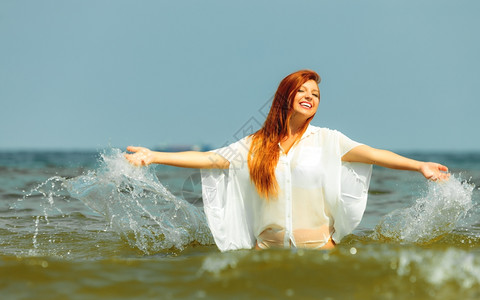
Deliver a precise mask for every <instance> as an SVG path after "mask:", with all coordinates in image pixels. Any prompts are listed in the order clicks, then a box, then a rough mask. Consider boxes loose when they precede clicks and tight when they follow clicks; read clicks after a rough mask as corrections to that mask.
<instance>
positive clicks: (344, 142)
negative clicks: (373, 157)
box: [338, 132, 363, 156]
mask: <svg viewBox="0 0 480 300" xmlns="http://www.w3.org/2000/svg"><path fill="white" fill-rule="evenodd" d="M338 135H339V137H338V141H339V144H340V156H344V155H345V154H346V153H348V152H349V151H350V150H352V149H353V148H355V147H357V146H360V145H363V144H362V143H359V142H356V141H354V140H352V139H350V138H349V137H347V136H346V135H344V134H343V133H341V132H338Z"/></svg>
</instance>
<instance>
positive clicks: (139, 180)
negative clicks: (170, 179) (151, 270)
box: [64, 149, 213, 254]
mask: <svg viewBox="0 0 480 300" xmlns="http://www.w3.org/2000/svg"><path fill="white" fill-rule="evenodd" d="M64 185H65V186H66V188H67V190H68V191H69V193H70V194H71V196H72V197H74V198H77V199H79V200H81V201H82V202H83V203H85V204H86V205H87V206H88V207H90V208H91V209H93V210H95V211H97V212H99V213H100V214H102V215H103V216H104V217H105V218H106V219H107V221H108V222H109V224H110V225H111V227H112V228H113V229H114V230H115V231H117V232H118V233H119V234H120V235H121V236H122V237H123V238H124V239H125V240H126V241H127V242H128V243H129V244H130V246H132V247H136V248H138V249H140V250H141V251H143V252H144V253H146V254H150V253H154V252H158V251H162V250H165V249H170V248H177V249H180V250H182V249H183V248H184V247H185V246H186V245H188V244H190V243H192V242H197V243H200V244H204V245H206V244H212V243H213V237H212V235H211V232H210V229H209V228H208V225H207V222H206V218H205V214H204V213H203V210H202V209H201V208H199V207H196V206H194V205H192V204H190V203H189V202H187V201H185V200H183V199H179V198H177V197H175V196H174V195H173V194H172V193H170V192H169V191H168V190H167V189H166V188H165V187H164V186H163V185H162V184H161V182H160V181H159V180H158V178H157V176H156V175H155V173H154V171H153V168H151V167H144V168H138V167H134V166H132V165H131V164H129V163H128V162H127V160H126V159H125V158H124V157H123V153H122V152H121V151H120V150H118V149H111V150H108V152H106V153H103V154H102V155H101V158H100V165H99V167H98V168H97V169H96V170H94V171H90V172H88V173H87V174H85V175H83V176H79V177H75V178H72V179H69V180H66V182H65V183H64Z"/></svg>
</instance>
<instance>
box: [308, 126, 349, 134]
mask: <svg viewBox="0 0 480 300" xmlns="http://www.w3.org/2000/svg"><path fill="white" fill-rule="evenodd" d="M339 134H342V133H341V132H340V131H338V130H336V129H330V128H327V127H319V126H314V125H309V126H308V128H307V131H306V132H305V135H306V136H309V135H323V136H336V135H339Z"/></svg>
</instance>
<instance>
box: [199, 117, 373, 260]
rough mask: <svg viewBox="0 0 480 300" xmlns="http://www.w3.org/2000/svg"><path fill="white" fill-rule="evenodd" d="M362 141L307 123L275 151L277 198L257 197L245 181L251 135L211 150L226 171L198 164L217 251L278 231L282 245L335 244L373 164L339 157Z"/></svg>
mask: <svg viewBox="0 0 480 300" xmlns="http://www.w3.org/2000/svg"><path fill="white" fill-rule="evenodd" d="M358 145H360V144H359V143H357V142H354V141H352V140H351V139H349V138H348V137H346V136H345V135H343V134H342V133H340V132H338V131H335V130H330V129H327V128H319V127H315V126H311V125H310V126H308V128H307V130H306V131H305V133H304V134H303V136H302V138H301V139H300V140H299V141H298V142H297V143H296V144H294V145H293V146H292V148H291V149H290V151H289V152H288V153H285V152H284V151H283V150H282V149H281V147H280V145H279V151H280V158H279V161H278V164H277V167H276V170H275V176H276V179H277V182H278V184H279V187H280V191H279V195H278V198H275V199H269V200H265V199H263V198H261V197H260V196H259V195H258V193H257V191H256V188H255V186H254V184H253V183H252V182H251V180H250V176H249V170H248V164H247V156H248V150H249V147H250V138H249V137H247V138H244V139H242V140H240V141H238V142H236V143H233V144H231V145H229V146H227V147H224V148H220V149H217V150H214V151H215V152H216V153H218V154H220V155H222V156H223V157H225V158H226V159H227V160H228V161H229V162H230V168H229V169H228V170H202V194H203V201H204V209H205V213H206V216H207V220H208V223H209V226H210V229H211V230H212V233H213V236H214V238H215V242H216V244H217V246H218V247H219V248H220V250H222V251H224V250H233V249H241V248H252V247H253V246H254V245H255V243H256V242H257V240H258V241H259V242H263V239H262V238H264V237H265V236H266V237H272V236H274V237H276V240H277V241H276V242H277V244H278V242H279V241H278V239H279V238H278V237H279V236H281V239H282V241H281V242H280V244H282V243H283V246H285V247H288V246H294V247H296V246H304V245H305V244H308V243H310V242H313V243H316V244H320V245H321V244H322V243H325V242H326V241H328V239H330V238H332V239H333V240H334V241H335V242H336V243H338V242H340V240H341V238H342V237H343V236H344V235H346V234H348V233H350V232H351V231H352V230H353V229H354V228H355V227H356V225H358V223H359V222H360V220H361V217H362V215H363V212H364V210H365V205H366V198H367V191H368V185H369V180H370V174H371V166H370V165H364V164H350V163H342V161H341V157H342V156H343V155H344V154H345V153H347V152H348V151H350V150H351V149H353V148H354V147H356V146H358Z"/></svg>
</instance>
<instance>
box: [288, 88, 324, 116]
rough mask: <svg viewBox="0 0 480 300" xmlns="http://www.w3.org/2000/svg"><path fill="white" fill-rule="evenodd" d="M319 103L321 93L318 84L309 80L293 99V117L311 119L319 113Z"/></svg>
mask: <svg viewBox="0 0 480 300" xmlns="http://www.w3.org/2000/svg"><path fill="white" fill-rule="evenodd" d="M319 103H320V91H319V89H318V85H317V82H315V80H309V81H307V82H305V83H304V84H302V86H301V87H300V88H299V89H298V91H297V94H296V95H295V98H294V99H293V115H301V116H303V117H305V119H307V118H310V117H311V116H313V115H314V114H315V113H316V112H317V108H318V104H319ZM293 115H292V116H293Z"/></svg>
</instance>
